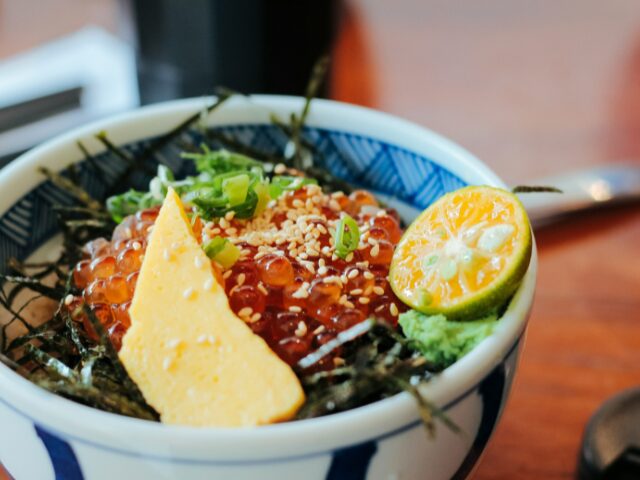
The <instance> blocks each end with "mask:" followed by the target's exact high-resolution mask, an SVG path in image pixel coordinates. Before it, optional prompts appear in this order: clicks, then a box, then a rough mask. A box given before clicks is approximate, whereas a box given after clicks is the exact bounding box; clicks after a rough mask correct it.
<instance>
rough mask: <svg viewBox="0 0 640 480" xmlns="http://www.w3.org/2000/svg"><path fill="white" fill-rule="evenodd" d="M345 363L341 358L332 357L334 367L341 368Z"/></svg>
mask: <svg viewBox="0 0 640 480" xmlns="http://www.w3.org/2000/svg"><path fill="white" fill-rule="evenodd" d="M345 363H346V362H345V360H344V358H342V357H334V358H333V364H334V365H335V366H336V367H341V366H342V365H344V364H345Z"/></svg>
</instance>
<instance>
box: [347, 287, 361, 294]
mask: <svg viewBox="0 0 640 480" xmlns="http://www.w3.org/2000/svg"><path fill="white" fill-rule="evenodd" d="M349 295H362V289H361V288H354V289H353V290H351V291H350V292H349Z"/></svg>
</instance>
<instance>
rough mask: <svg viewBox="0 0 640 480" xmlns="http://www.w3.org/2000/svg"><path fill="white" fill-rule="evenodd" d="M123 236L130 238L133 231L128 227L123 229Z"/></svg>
mask: <svg viewBox="0 0 640 480" xmlns="http://www.w3.org/2000/svg"><path fill="white" fill-rule="evenodd" d="M124 236H125V237H126V238H131V237H133V232H132V231H131V229H130V228H129V227H127V228H125V229H124Z"/></svg>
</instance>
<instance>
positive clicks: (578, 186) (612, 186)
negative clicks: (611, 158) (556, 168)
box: [519, 164, 640, 228]
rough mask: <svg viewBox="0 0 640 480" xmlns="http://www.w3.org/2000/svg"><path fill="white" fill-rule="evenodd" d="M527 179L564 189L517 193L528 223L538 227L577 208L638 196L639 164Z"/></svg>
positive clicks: (537, 183)
mask: <svg viewBox="0 0 640 480" xmlns="http://www.w3.org/2000/svg"><path fill="white" fill-rule="evenodd" d="M528 183H529V184H531V185H545V186H547V185H548V186H553V187H557V188H559V189H560V190H562V192H563V193H561V194H559V193H526V194H520V195H519V197H520V200H521V201H522V203H523V204H524V206H525V208H526V209H527V213H528V214H529V218H530V220H531V224H532V225H533V227H534V228H537V227H541V226H545V225H548V224H550V223H553V222H555V221H557V220H559V219H562V218H565V217H566V216H567V215H570V214H572V213H575V212H578V211H583V210H591V209H594V208H601V207H603V206H610V205H619V204H622V203H628V202H632V201H638V200H640V165H637V164H635V165H633V164H619V165H607V166H602V167H593V168H587V169H585V170H578V171H573V172H568V173H566V174H562V175H557V176H552V177H547V178H542V179H538V180H536V181H534V182H528Z"/></svg>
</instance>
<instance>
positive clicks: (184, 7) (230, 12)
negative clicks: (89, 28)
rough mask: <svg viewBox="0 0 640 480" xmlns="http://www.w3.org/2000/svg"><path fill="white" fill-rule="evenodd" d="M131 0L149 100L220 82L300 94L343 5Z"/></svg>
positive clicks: (329, 0)
mask: <svg viewBox="0 0 640 480" xmlns="http://www.w3.org/2000/svg"><path fill="white" fill-rule="evenodd" d="M130 1H131V7H132V8H131V11H132V12H133V16H134V26H135V32H136V33H135V35H136V41H137V49H136V51H137V68H138V83H139V86H140V100H141V103H143V104H148V103H153V102H158V101H162V100H168V99H173V98H181V97H191V96H199V95H206V94H210V93H212V92H213V89H214V87H216V86H225V87H229V88H232V89H235V90H239V91H241V92H246V93H281V94H292V95H301V94H303V93H304V90H305V86H306V83H307V81H308V78H309V75H310V72H311V68H312V66H313V64H314V62H315V61H316V60H317V59H318V58H319V57H320V56H322V55H323V54H325V53H327V52H330V49H331V45H332V42H333V38H334V36H335V31H336V29H337V22H338V14H339V9H340V1H339V0H316V1H305V0H187V1H185V0H130ZM321 93H326V92H321Z"/></svg>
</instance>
